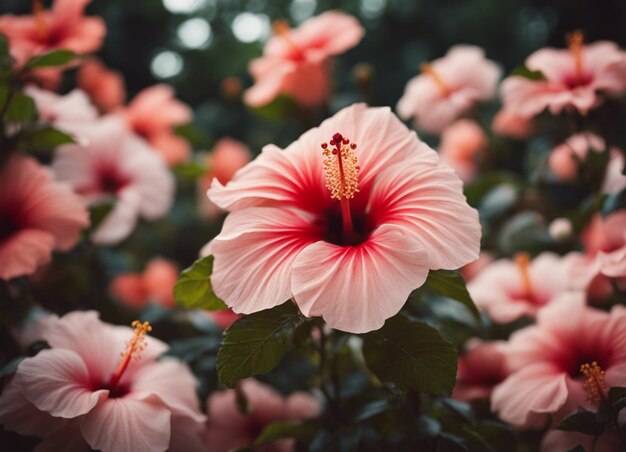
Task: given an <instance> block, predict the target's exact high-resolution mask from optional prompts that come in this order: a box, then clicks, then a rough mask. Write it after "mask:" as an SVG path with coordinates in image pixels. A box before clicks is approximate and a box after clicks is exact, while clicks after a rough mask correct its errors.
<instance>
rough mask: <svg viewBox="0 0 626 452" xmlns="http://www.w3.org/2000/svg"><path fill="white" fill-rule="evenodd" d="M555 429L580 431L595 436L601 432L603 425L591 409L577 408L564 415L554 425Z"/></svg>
mask: <svg viewBox="0 0 626 452" xmlns="http://www.w3.org/2000/svg"><path fill="white" fill-rule="evenodd" d="M556 429H557V430H564V431H566V432H580V433H584V434H586V435H591V436H597V435H599V434H601V433H602V432H603V431H604V429H605V425H604V423H603V422H600V421H599V420H598V417H597V415H596V413H594V412H593V411H589V410H586V409H584V408H579V409H578V410H576V412H574V413H572V414H570V415H569V416H566V417H565V418H564V419H563V420H562V421H561V422H559V424H558V425H557V426H556Z"/></svg>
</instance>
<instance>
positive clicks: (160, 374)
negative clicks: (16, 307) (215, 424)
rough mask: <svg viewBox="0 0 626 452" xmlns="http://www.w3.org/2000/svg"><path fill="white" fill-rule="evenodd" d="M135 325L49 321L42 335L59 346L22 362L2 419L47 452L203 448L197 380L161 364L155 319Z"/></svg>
mask: <svg viewBox="0 0 626 452" xmlns="http://www.w3.org/2000/svg"><path fill="white" fill-rule="evenodd" d="M133 327H134V330H133V329H131V328H128V327H122V326H113V325H109V324H106V323H102V322H101V321H100V320H99V319H98V314H97V313H96V312H93V311H91V312H78V311H77V312H72V313H69V314H66V315H65V316H63V317H61V318H49V319H46V320H45V321H44V322H43V324H42V336H41V337H42V338H43V339H45V340H46V341H47V342H48V343H49V344H50V346H51V347H52V348H51V349H48V350H43V351H41V352H39V353H38V354H37V355H35V356H34V357H32V358H26V359H25V360H24V361H22V362H21V363H20V365H19V367H18V369H17V372H16V374H15V376H14V377H13V379H12V380H11V382H10V383H9V385H8V386H7V387H6V388H5V390H4V391H3V393H2V396H1V397H0V402H1V403H0V422H1V423H2V424H3V425H4V427H5V428H7V429H9V430H13V431H16V432H18V433H20V434H23V435H29V436H40V437H43V441H42V443H41V444H40V445H39V447H40V448H41V449H44V450H85V449H86V448H87V446H89V447H91V448H93V449H98V450H102V451H116V452H117V451H135V450H166V449H170V450H202V447H201V434H202V430H203V423H204V422H205V420H206V419H205V416H204V415H202V413H201V412H200V409H199V404H198V399H197V397H196V394H195V387H196V381H195V379H194V377H193V375H192V374H191V372H190V371H189V369H188V368H187V367H186V366H185V365H184V364H182V363H181V362H179V361H176V360H174V359H162V360H160V361H157V360H156V359H157V357H158V356H159V355H161V354H162V353H164V352H165V351H166V350H167V345H166V344H165V343H163V342H161V341H159V340H157V339H153V338H150V337H147V336H146V334H147V333H148V332H149V331H150V330H151V327H150V325H149V324H148V323H147V322H144V323H141V322H138V321H135V322H133ZM120 352H123V353H122V355H121V358H120ZM194 443H195V445H194ZM170 444H171V446H170Z"/></svg>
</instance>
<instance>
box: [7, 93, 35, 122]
mask: <svg viewBox="0 0 626 452" xmlns="http://www.w3.org/2000/svg"><path fill="white" fill-rule="evenodd" d="M4 118H5V119H6V121H8V122H30V121H34V120H35V118H37V107H36V106H35V101H33V99H31V98H30V97H28V96H27V95H26V94H24V93H21V92H18V93H15V94H14V95H13V97H12V98H11V101H10V102H9V106H8V108H7V111H6V113H5V115H4Z"/></svg>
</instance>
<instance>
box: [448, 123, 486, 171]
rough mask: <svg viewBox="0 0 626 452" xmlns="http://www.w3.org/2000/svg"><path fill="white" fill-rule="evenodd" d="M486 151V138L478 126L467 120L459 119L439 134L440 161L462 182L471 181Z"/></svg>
mask: <svg viewBox="0 0 626 452" xmlns="http://www.w3.org/2000/svg"><path fill="white" fill-rule="evenodd" d="M486 149H487V137H486V136H485V132H483V129H481V128H480V126H479V125H478V124H477V123H476V122H474V121H471V120H469V119H460V120H458V121H456V122H455V123H454V124H452V125H451V126H449V127H447V128H446V129H445V130H444V131H443V133H442V134H441V142H440V143H439V155H440V156H441V161H442V162H443V163H445V164H446V165H448V166H450V167H451V168H454V170H455V171H456V173H457V174H458V175H459V177H460V178H461V179H462V180H463V181H464V182H468V181H471V180H472V179H473V178H474V176H475V175H476V172H477V171H478V164H479V162H480V159H481V157H483V156H484V154H485V151H486Z"/></svg>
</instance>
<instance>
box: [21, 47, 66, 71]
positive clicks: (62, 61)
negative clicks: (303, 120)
mask: <svg viewBox="0 0 626 452" xmlns="http://www.w3.org/2000/svg"><path fill="white" fill-rule="evenodd" d="M76 57H77V55H76V54H75V53H74V52H71V51H69V50H53V51H52V52H48V53H44V54H42V55H37V56H36V57H33V58H31V59H30V60H28V62H27V63H26V65H25V66H24V70H30V69H37V68H43V67H57V66H65V65H66V64H68V63H70V62H71V61H72V60H73V59H74V58H76Z"/></svg>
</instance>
